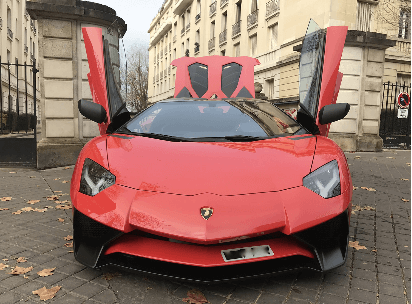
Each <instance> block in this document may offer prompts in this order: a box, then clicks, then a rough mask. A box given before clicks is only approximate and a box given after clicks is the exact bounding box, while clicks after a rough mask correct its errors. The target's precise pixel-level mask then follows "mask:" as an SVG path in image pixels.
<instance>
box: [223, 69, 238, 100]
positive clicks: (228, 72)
mask: <svg viewBox="0 0 412 304" xmlns="http://www.w3.org/2000/svg"><path fill="white" fill-rule="evenodd" d="M241 73H242V66H241V65H240V64H237V63H234V62H232V63H229V64H226V65H224V66H223V67H222V91H223V93H225V95H226V97H231V96H232V94H233V92H234V91H235V90H236V88H237V84H238V83H239V78H240V74H241Z"/></svg>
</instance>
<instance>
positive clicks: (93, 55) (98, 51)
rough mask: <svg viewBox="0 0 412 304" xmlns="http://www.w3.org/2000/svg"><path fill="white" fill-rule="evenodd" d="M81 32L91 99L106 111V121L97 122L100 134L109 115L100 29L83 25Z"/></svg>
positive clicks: (108, 120)
mask: <svg viewBox="0 0 412 304" xmlns="http://www.w3.org/2000/svg"><path fill="white" fill-rule="evenodd" d="M82 32H83V37H84V44H85V46H86V53H87V60H88V61H89V67H90V73H89V74H87V77H88V79H89V85H90V90H91V92H92V96H93V101H94V102H95V103H98V104H100V105H101V106H103V108H104V109H105V110H106V113H107V121H106V122H105V123H101V124H99V130H100V134H101V135H103V134H105V133H106V130H107V127H108V126H109V124H110V115H109V104H108V99H107V89H106V74H105V68H104V57H103V38H102V29H101V28H98V27H83V28H82Z"/></svg>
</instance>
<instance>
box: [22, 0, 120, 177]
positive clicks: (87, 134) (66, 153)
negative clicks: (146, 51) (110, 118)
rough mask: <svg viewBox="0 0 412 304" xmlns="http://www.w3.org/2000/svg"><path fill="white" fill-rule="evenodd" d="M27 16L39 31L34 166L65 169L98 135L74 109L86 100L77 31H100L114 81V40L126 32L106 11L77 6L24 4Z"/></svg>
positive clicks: (42, 0)
mask: <svg viewBox="0 0 412 304" xmlns="http://www.w3.org/2000/svg"><path fill="white" fill-rule="evenodd" d="M27 11H28V12H29V14H30V15H31V17H32V18H33V19H37V21H38V25H39V70H40V90H41V96H42V98H41V102H40V111H41V112H42V115H41V126H40V130H41V135H40V136H39V142H38V144H37V153H38V161H37V166H38V168H40V169H42V168H49V167H58V166H65V165H71V164H74V163H75V162H76V159H77V156H78V154H79V152H80V150H81V149H82V147H83V146H84V145H85V143H87V142H88V141H89V140H90V139H91V138H93V137H94V136H96V135H99V132H98V127H97V124H96V123H94V122H92V121H89V120H87V119H86V118H84V117H83V116H82V115H81V114H80V113H79V111H78V108H77V102H78V100H79V99H82V98H83V99H90V100H91V99H92V96H91V93H90V87H89V84H88V80H87V74H88V72H89V66H88V62H87V56H86V49H85V47H84V41H83V37H82V32H81V28H82V27H84V26H94V27H100V28H102V30H103V35H104V36H105V38H106V39H108V40H109V43H110V57H111V59H112V63H113V68H114V70H115V74H116V76H117V77H118V79H119V35H120V36H123V35H124V33H125V32H126V24H125V22H124V21H123V20H122V19H121V18H119V17H117V16H116V12H115V11H114V10H112V9H111V8H109V7H107V6H105V5H101V4H96V3H92V2H82V1H79V0H77V1H76V0H63V1H62V0H37V1H36V2H34V1H33V2H32V1H27Z"/></svg>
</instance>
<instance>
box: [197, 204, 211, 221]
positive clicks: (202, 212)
mask: <svg viewBox="0 0 412 304" xmlns="http://www.w3.org/2000/svg"><path fill="white" fill-rule="evenodd" d="M212 214H213V209H212V208H207V207H205V208H202V209H200V215H201V216H202V217H203V218H204V219H205V220H206V221H207V220H208V219H209V218H210V217H211V216H212Z"/></svg>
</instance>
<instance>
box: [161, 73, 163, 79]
mask: <svg viewBox="0 0 412 304" xmlns="http://www.w3.org/2000/svg"><path fill="white" fill-rule="evenodd" d="M160 79H163V71H161V72H160Z"/></svg>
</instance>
